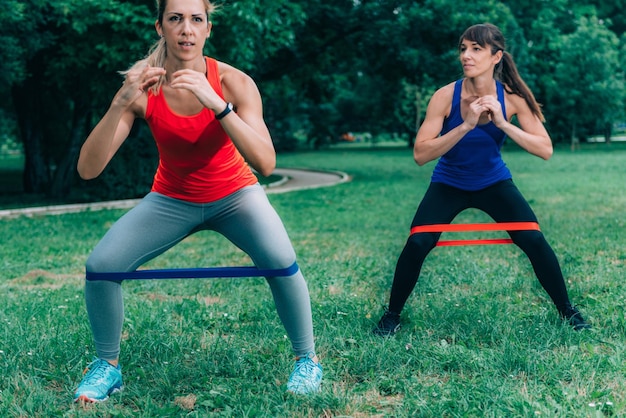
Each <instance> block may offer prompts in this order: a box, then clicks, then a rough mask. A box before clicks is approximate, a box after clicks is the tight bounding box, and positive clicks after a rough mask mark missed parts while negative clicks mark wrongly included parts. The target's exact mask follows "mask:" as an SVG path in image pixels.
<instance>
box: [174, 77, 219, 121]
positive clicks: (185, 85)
mask: <svg viewBox="0 0 626 418" xmlns="http://www.w3.org/2000/svg"><path fill="white" fill-rule="evenodd" d="M170 87H172V88H173V89H186V90H189V91H190V92H192V93H193V94H194V95H195V96H196V97H197V98H198V100H199V101H200V103H202V105H203V106H204V107H206V108H208V109H211V110H213V111H214V112H216V111H218V112H219V111H221V110H222V109H223V108H224V103H225V101H224V99H222V98H221V97H220V96H219V95H218V94H217V93H216V92H215V90H214V89H213V87H212V86H211V84H209V80H208V79H207V77H206V75H204V74H203V73H201V72H198V71H194V70H190V69H184V70H179V71H176V72H175V73H173V74H172V76H171V80H170Z"/></svg>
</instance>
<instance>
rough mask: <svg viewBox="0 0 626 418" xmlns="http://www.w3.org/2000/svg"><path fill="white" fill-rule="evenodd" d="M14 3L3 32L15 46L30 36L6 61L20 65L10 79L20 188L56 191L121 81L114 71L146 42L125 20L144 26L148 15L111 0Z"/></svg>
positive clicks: (68, 179)
mask: <svg viewBox="0 0 626 418" xmlns="http://www.w3.org/2000/svg"><path fill="white" fill-rule="evenodd" d="M19 6H20V7H19V9H18V10H20V11H21V13H20V14H19V15H18V19H19V20H20V24H17V25H15V26H14V32H12V33H8V34H7V36H8V39H9V40H12V41H13V42H12V43H14V44H16V45H20V44H21V40H22V39H27V40H29V44H27V45H26V47H25V48H24V51H22V52H23V53H22V54H21V55H20V56H19V58H17V59H16V61H15V62H14V63H12V64H14V65H16V67H17V68H22V69H23V71H22V72H21V73H20V75H19V77H14V79H13V80H9V82H10V85H11V86H12V87H11V97H12V104H13V107H14V109H15V113H16V115H17V121H18V126H19V129H20V135H21V139H22V143H23V147H24V154H25V168H24V190H25V191H26V192H32V193H46V194H48V195H51V196H62V195H64V194H66V193H67V192H68V191H69V189H70V187H71V185H72V183H73V182H74V181H75V178H76V176H75V174H74V172H75V169H74V167H75V162H76V158H77V155H78V150H79V147H80V144H81V142H82V140H83V139H84V138H85V137H86V133H87V132H88V130H89V129H90V128H91V126H92V124H93V120H92V119H93V118H94V115H95V114H96V113H99V112H101V111H102V109H103V107H104V106H105V105H104V104H105V103H108V101H109V100H110V98H111V91H114V90H113V89H112V87H113V86H119V83H120V82H121V79H120V78H119V76H118V75H117V74H116V72H115V71H117V70H119V69H120V68H125V67H127V66H128V65H129V63H130V62H132V59H131V58H130V57H131V56H135V58H136V57H137V56H141V55H140V54H143V53H144V51H145V50H146V49H147V47H148V45H149V43H150V39H149V38H148V37H147V36H146V35H143V37H142V35H141V34H142V33H143V31H137V30H136V29H135V28H134V27H133V26H132V25H128V22H129V21H130V22H138V21H141V22H143V23H145V24H146V25H148V24H149V23H152V22H151V21H152V18H151V17H150V16H151V14H152V13H151V11H149V10H148V9H146V7H145V6H143V5H133V4H126V5H125V6H124V7H120V3H119V2H118V1H115V0H106V1H100V0H67V1H64V2H56V1H53V0H36V1H35V0H27V1H22V2H20V3H19ZM22 23H23V25H22ZM138 33H139V35H138ZM138 51H142V52H141V53H139V52H138ZM98 116H99V115H98Z"/></svg>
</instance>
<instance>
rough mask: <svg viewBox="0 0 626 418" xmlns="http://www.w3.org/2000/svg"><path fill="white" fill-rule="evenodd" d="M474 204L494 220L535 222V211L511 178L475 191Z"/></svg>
mask: <svg viewBox="0 0 626 418" xmlns="http://www.w3.org/2000/svg"><path fill="white" fill-rule="evenodd" d="M475 206H476V207H477V208H478V209H481V210H483V211H484V212H486V213H487V214H488V215H489V216H491V217H492V218H493V219H494V220H495V221H496V222H537V217H536V216H535V213H534V212H533V210H532V208H531V207H530V205H529V204H528V202H527V201H526V199H525V198H524V196H522V194H521V193H520V191H519V189H518V188H517V186H515V184H514V183H513V181H512V180H505V181H501V182H499V183H497V184H494V185H493V186H490V187H488V188H486V189H484V190H481V191H480V192H477V193H476V195H475Z"/></svg>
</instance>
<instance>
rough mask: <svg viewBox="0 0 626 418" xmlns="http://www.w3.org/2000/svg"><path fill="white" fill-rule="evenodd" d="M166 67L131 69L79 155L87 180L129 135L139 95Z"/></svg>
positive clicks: (142, 95) (142, 94)
mask: <svg viewBox="0 0 626 418" xmlns="http://www.w3.org/2000/svg"><path fill="white" fill-rule="evenodd" d="M164 71H165V70H163V69H162V68H154V67H143V68H138V69H133V70H131V71H130V72H129V73H128V74H127V75H126V80H125V81H124V85H122V87H121V88H120V89H119V90H118V92H117V94H116V95H115V97H114V98H113V100H112V102H111V106H110V107H109V109H108V110H107V112H106V113H105V114H104V116H103V117H102V119H100V122H98V124H97V125H96V127H95V128H94V129H93V130H92V131H91V133H90V134H89V136H88V137H87V139H86V140H85V143H84V144H83V146H82V148H81V150H80V155H79V157H78V164H77V170H78V174H79V175H80V177H81V178H83V179H85V180H89V179H93V178H96V177H98V176H99V175H100V174H101V173H102V171H103V170H104V168H105V167H106V166H107V164H108V163H109V161H111V158H113V155H115V153H116V152H117V150H118V149H119V147H120V146H121V145H122V143H123V142H124V141H125V140H126V138H127V137H128V134H129V133H130V130H131V128H132V126H133V123H134V120H135V118H136V115H137V113H138V112H139V110H138V109H139V106H138V103H137V102H138V101H139V100H138V99H140V98H141V97H144V98H145V90H146V89H148V88H149V87H150V86H151V85H153V84H154V83H155V82H156V80H157V79H158V76H159V75H160V74H163V73H164Z"/></svg>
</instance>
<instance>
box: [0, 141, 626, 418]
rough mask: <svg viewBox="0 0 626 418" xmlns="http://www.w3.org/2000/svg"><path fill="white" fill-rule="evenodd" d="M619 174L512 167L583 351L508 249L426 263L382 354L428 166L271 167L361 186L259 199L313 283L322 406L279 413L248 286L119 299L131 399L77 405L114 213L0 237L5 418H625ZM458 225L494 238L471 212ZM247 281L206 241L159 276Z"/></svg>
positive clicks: (296, 403)
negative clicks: (189, 274)
mask: <svg viewBox="0 0 626 418" xmlns="http://www.w3.org/2000/svg"><path fill="white" fill-rule="evenodd" d="M625 158H626V150H624V149H620V148H619V147H613V148H612V151H611V152H607V151H606V150H605V147H602V146H599V147H589V148H587V149H585V150H583V151H581V152H576V153H571V152H569V151H568V150H566V149H560V150H557V152H556V154H555V156H554V157H553V159H552V160H550V161H548V162H544V161H541V160H540V159H538V158H535V157H532V156H530V155H528V154H526V153H523V152H519V151H517V150H507V151H506V152H505V160H506V161H507V163H508V165H509V167H510V168H511V169H512V171H513V174H514V180H515V182H516V183H517V185H518V186H519V188H520V189H521V191H522V193H524V195H525V196H526V198H527V199H528V200H529V201H530V202H531V204H532V206H533V208H534V209H535V211H536V213H537V216H538V217H539V220H540V223H541V227H542V229H543V231H544V232H545V234H546V236H547V238H548V240H549V242H550V243H551V244H552V245H553V247H554V249H555V251H556V253H557V256H558V257H559V259H560V261H561V263H562V267H563V270H564V273H565V275H566V277H567V281H568V287H569V291H570V296H571V298H572V300H573V301H574V303H575V304H577V305H578V306H579V307H580V308H581V309H582V311H583V312H584V313H585V315H586V316H587V317H588V318H589V319H590V320H591V321H592V322H593V325H594V329H593V330H592V331H591V332H582V333H576V332H573V331H572V330H571V329H570V328H569V327H567V326H563V325H562V324H561V323H560V321H559V319H558V317H557V315H556V311H555V309H554V308H553V306H552V305H551V303H550V301H549V299H548V297H547V295H546V294H545V292H544V291H543V290H542V288H541V286H540V285H539V283H538V282H537V280H536V278H535V276H534V274H533V272H532V269H531V267H530V265H529V263H528V261H527V259H526V257H525V256H524V255H523V254H522V253H521V252H520V251H519V249H517V248H516V247H514V246H508V245H504V246H480V247H453V248H437V249H435V250H434V251H433V253H431V255H430V256H429V257H428V258H427V260H426V262H425V264H424V269H423V274H422V277H421V278H420V281H419V283H418V286H417V288H416V290H415V292H414V293H413V296H412V297H411V298H410V300H409V303H408V304H407V307H406V310H405V312H404V321H405V322H404V329H403V330H402V331H401V332H400V333H398V334H397V335H396V336H395V337H394V338H390V339H380V338H377V337H374V336H373V335H372V334H371V333H370V330H371V327H372V326H373V324H374V322H375V321H376V320H377V319H378V317H379V316H380V314H381V307H382V305H384V304H385V303H386V301H387V298H388V292H389V287H390V284H391V277H392V274H393V269H394V266H395V261H396V259H397V256H398V255H399V252H400V250H401V249H402V246H403V244H404V241H405V239H406V237H407V233H408V227H409V222H410V220H411V218H412V216H413V213H414V211H415V208H416V206H417V204H418V202H419V200H420V198H421V196H422V194H423V192H424V191H425V189H426V187H427V186H428V181H429V178H430V173H431V171H432V167H433V165H432V164H429V165H427V166H425V167H421V168H420V167H417V166H416V165H415V164H414V163H413V161H412V157H411V153H410V151H409V150H408V149H405V148H402V147H398V148H389V147H388V148H385V149H376V148H366V149H345V148H343V149H330V150H325V151H320V152H315V153H296V154H288V155H280V156H279V166H281V167H305V168H315V169H330V170H341V171H345V172H347V173H349V174H350V175H351V176H352V181H351V182H349V183H345V184H341V185H338V186H335V187H328V188H321V189H313V190H305V191H300V192H290V193H286V194H276V195H270V199H271V201H272V203H273V204H274V206H275V208H276V209H277V211H278V212H279V214H280V215H281V217H282V218H283V221H284V222H285V224H286V227H287V229H288V231H289V233H290V236H291V238H292V241H293V244H294V246H295V248H296V251H297V253H298V256H299V264H300V265H301V267H302V269H303V271H304V273H305V277H306V278H307V281H308V285H309V289H310V292H311V298H312V304H313V313H314V318H313V319H314V325H315V330H316V342H317V349H318V353H319V355H320V357H321V359H322V363H323V365H324V370H325V379H324V384H323V389H322V391H321V393H319V394H318V395H315V396H312V397H310V398H304V399H303V398H297V397H293V396H288V395H286V394H285V393H284V390H285V383H286V379H287V376H288V374H289V372H290V371H291V367H292V357H291V355H292V354H291V350H290V344H289V342H288V340H286V338H285V335H284V330H283V328H282V326H281V324H280V322H279V321H278V319H277V316H276V313H275V310H274V305H273V301H272V299H271V297H270V293H269V289H268V288H267V285H266V284H265V283H264V281H263V280H261V279H254V278H251V279H218V280H176V281H141V282H139V281H138V282H127V283H125V284H124V292H125V305H126V322H125V327H124V338H123V342H122V356H121V363H122V365H123V368H124V378H125V385H126V387H125V390H124V391H123V392H122V393H121V394H119V395H115V396H114V397H112V398H111V399H110V400H109V401H108V402H106V403H103V404H100V405H94V406H92V407H89V408H86V409H83V408H80V407H78V406H77V405H74V404H72V403H71V395H72V393H73V390H74V388H75V385H76V384H77V382H78V381H79V379H80V376H81V370H82V369H83V368H84V366H85V365H86V364H87V363H88V362H89V361H90V360H91V359H92V356H93V355H94V351H93V344H92V341H91V334H90V331H89V326H88V321H87V316H86V312H85V308H84V300H83V293H82V289H83V268H84V267H83V266H84V262H85V259H86V257H87V255H88V254H89V252H90V251H91V249H92V248H93V247H94V245H95V244H96V243H97V241H98V240H99V238H100V237H101V236H102V235H103V234H104V232H105V231H106V230H107V229H108V228H109V227H110V225H111V224H112V223H113V222H114V221H115V220H116V219H117V218H118V217H119V216H120V215H121V214H122V213H123V212H122V211H119V210H115V211H100V212H91V213H82V214H67V215H60V216H45V217H35V218H17V219H10V220H0V234H1V236H2V237H3V239H2V244H1V245H2V250H1V251H0V267H1V269H0V271H1V272H2V273H0V307H2V308H0V322H1V323H2V327H1V328H0V333H1V335H0V350H1V352H0V370H2V375H1V376H0V390H1V392H0V415H2V416H7V417H31V416H37V417H39V416H41V417H44V416H45V417H49V416H64V417H65V416H67V417H75V416H76V417H78V416H80V417H83V416H87V417H88V416H94V417H95V416H108V417H128V416H141V417H154V416H179V417H183V416H185V417H186V416H193V417H195V416H198V417H205V416H216V417H222V416H223V417H232V416H246V417H266V416H267V417H270V416H271V417H300V416H301V417H320V416H321V417H336V416H352V417H371V416H374V417H385V416H394V417H409V416H410V417H504V416H520V417H526V416H549V417H553V416H556V417H602V416H624V415H626V389H624V388H626V344H625V337H624V335H625V331H626V318H625V308H624V306H626V290H624V286H623V279H624V277H625V268H624V266H625V260H626V238H625V235H626V234H624V231H625V225H624V224H625V215H624V208H625V207H626V193H624V177H625V176H626V164H624V161H625ZM458 221H459V222H481V221H488V219H487V218H486V216H485V215H484V214H482V213H480V212H477V211H466V212H464V213H463V214H462V215H460V217H459V219H458ZM247 263H248V259H247V256H245V255H244V254H242V253H241V252H240V251H238V250H237V249H236V248H234V247H233V246H232V245H231V244H229V243H228V242H226V240H224V239H223V238H222V237H220V236H218V235H216V234H212V233H200V234H196V235H195V236H193V237H190V238H189V239H188V240H186V241H184V242H183V243H181V244H180V245H178V246H177V247H175V248H174V249H173V250H171V251H169V252H168V253H166V254H164V255H163V256H161V257H160V258H158V259H156V260H154V261H153V262H152V263H151V264H150V266H151V267H164V268H168V267H197V266H210V265H243V264H247ZM194 399H195V400H194ZM185 400H186V401H188V402H189V401H191V404H192V405H193V407H192V408H190V407H188V406H185V402H183V401H185Z"/></svg>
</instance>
